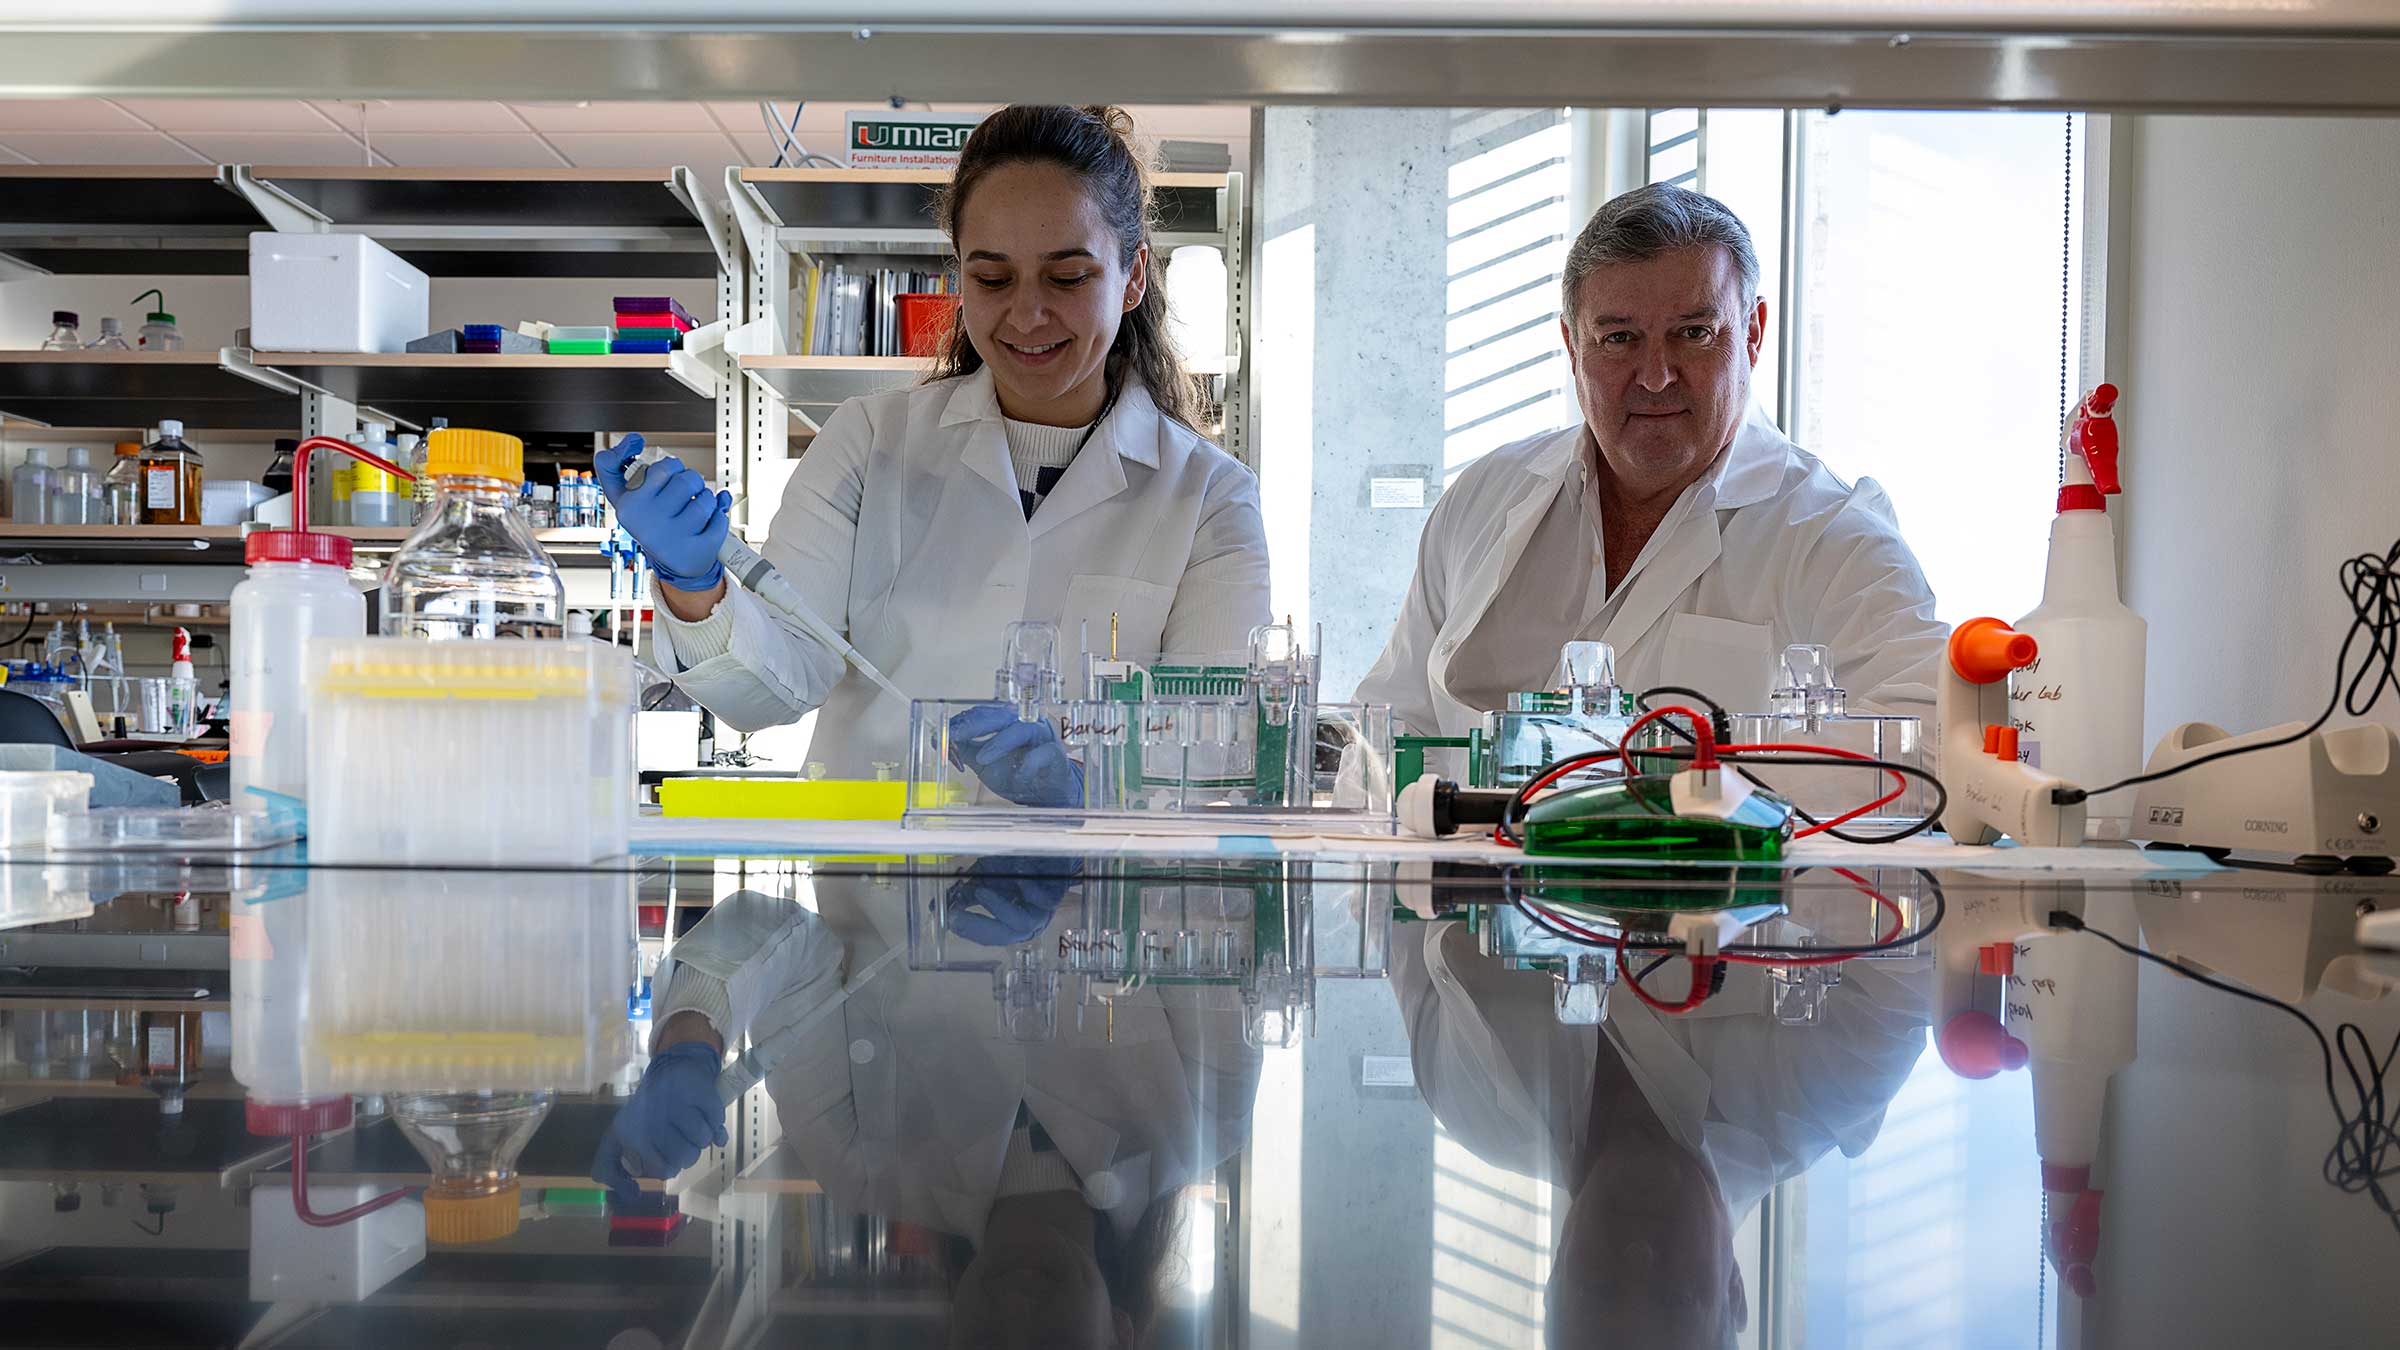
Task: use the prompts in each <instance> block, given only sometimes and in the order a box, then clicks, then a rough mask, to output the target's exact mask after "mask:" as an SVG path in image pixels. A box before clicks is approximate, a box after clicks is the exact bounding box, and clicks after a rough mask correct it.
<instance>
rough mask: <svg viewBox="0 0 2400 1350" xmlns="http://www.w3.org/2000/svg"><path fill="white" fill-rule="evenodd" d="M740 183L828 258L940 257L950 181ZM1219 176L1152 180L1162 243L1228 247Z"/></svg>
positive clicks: (792, 178) (918, 175)
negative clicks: (937, 199) (941, 210)
mask: <svg viewBox="0 0 2400 1350" xmlns="http://www.w3.org/2000/svg"><path fill="white" fill-rule="evenodd" d="M733 181H734V182H736V183H737V184H739V185H740V187H741V189H742V191H743V193H744V194H745V195H747V196H748V197H749V198H750V199H751V200H752V201H753V202H755V203H756V204H757V206H758V208H759V210H760V212H761V214H763V215H764V216H765V218H766V220H767V222H768V223H769V224H771V225H773V226H775V227H777V229H778V230H779V231H780V232H781V233H783V235H784V237H785V238H787V239H789V240H792V241H794V242H801V241H805V242H807V243H809V244H812V245H814V247H815V248H816V250H817V251H820V252H827V253H847V252H857V253H912V252H940V251H943V250H945V249H946V248H947V244H946V242H945V241H944V239H943V237H942V234H941V232H940V231H939V230H937V229H935V228H934V225H933V202H934V196H935V194H936V193H937V192H939V191H940V190H941V188H942V187H943V186H944V185H945V184H947V183H948V182H949V181H950V175H948V174H946V173H938V172H932V173H928V172H920V171H915V170H901V169H738V170H736V171H735V176H734V180H733ZM1230 182H1231V179H1230V178H1229V176H1228V175H1225V174H1215V173H1169V174H1160V175H1158V176H1157V177H1156V178H1154V179H1153V180H1152V184H1151V186H1152V190H1153V200H1154V202H1155V204H1156V206H1155V209H1156V221H1155V226H1154V228H1155V230H1156V232H1157V234H1158V237H1159V242H1160V243H1162V244H1166V243H1186V242H1189V243H1222V242H1223V241H1224V229H1225V226H1224V200H1223V194H1224V190H1225V188H1226V187H1227V186H1228V185H1229V183H1230Z"/></svg>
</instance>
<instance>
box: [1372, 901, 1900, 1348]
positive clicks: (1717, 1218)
mask: <svg viewBox="0 0 2400 1350" xmlns="http://www.w3.org/2000/svg"><path fill="white" fill-rule="evenodd" d="M1683 965H1684V963H1683V962H1682V961H1681V960H1675V961H1670V962H1668V963H1667V964H1666V966H1665V967H1663V968H1661V969H1659V970H1657V971H1656V972H1655V973H1652V974H1650V975H1647V976H1645V977H1644V979H1645V985H1646V987H1649V988H1651V989H1652V991H1653V992H1654V993H1655V994H1657V995H1658V996H1660V997H1662V998H1665V999H1676V998H1679V997H1681V995H1682V994H1683V993H1684V991H1685V989H1686V988H1687V986H1686V984H1685V978H1686V977H1685V976H1684V975H1683V974H1682V973H1681V971H1680V970H1678V969H1676V968H1677V967H1681V966H1683ZM1930 966H1931V962H1930V961H1928V960H1927V959H1925V958H1923V957H1908V958H1901V959H1892V960H1883V959H1878V960H1862V961H1853V962H1850V963H1849V964H1848V965H1846V966H1844V967H1843V968H1842V982H1841V983H1840V984H1839V985H1837V986H1836V987H1834V988H1833V989H1831V990H1830V991H1828V992H1827V994H1826V997H1825V1002H1824V1005H1823V1007H1822V1008H1821V1009H1820V1010H1819V1012H1818V1016H1817V1020H1816V1022H1815V1023H1814V1024H1811V1025H1802V1026H1787V1025H1783V1024H1781V1023H1779V1022H1778V1021H1777V1020H1776V1019H1775V1017H1774V1015H1773V1013H1772V1010H1771V1002H1770V988H1769V980H1768V975H1767V972H1766V971H1765V970H1763V969H1761V968H1759V967H1756V966H1735V967H1730V968H1729V969H1728V974H1727V978H1726V981H1725V987H1724V988H1723V989H1722V990H1720V991H1719V992H1717V993H1716V994H1714V995H1712V996H1710V998H1709V999H1708V1001H1707V1002H1705V1003H1703V1004H1701V1005H1700V1007H1699V1008H1697V1009H1695V1010H1694V1011H1692V1012H1689V1013H1685V1014H1681V1015H1676V1016H1666V1015H1662V1014H1659V1013H1656V1012H1653V1011H1651V1010H1650V1009H1649V1008H1646V1007H1644V1006H1643V1005H1642V1004H1641V1003H1640V1001H1638V1000H1637V999H1635V998H1634V997H1633V996H1632V995H1631V994H1630V993H1628V992H1627V991H1626V990H1625V989H1624V988H1623V987H1622V985H1621V984H1620V986H1619V987H1618V988H1617V989H1616V990H1615V991H1614V992H1613V993H1612V995H1611V996H1610V998H1609V1000H1608V1013H1607V1016H1606V1018H1605V1019H1604V1021H1603V1025H1602V1026H1600V1027H1598V1028H1593V1027H1589V1026H1564V1025H1561V1024H1560V1023H1559V1021H1558V1019H1557V1017H1556V1015H1555V1013H1554V1011H1553V1001H1552V996H1551V982H1550V981H1549V980H1547V979H1544V978H1543V977H1542V976H1540V975H1539V974H1535V973H1531V972H1526V971H1516V970H1510V969H1508V968H1507V967H1506V965H1505V964H1504V963H1502V962H1501V961H1499V960H1497V959H1495V958H1492V957H1487V956H1484V955H1482V954H1481V953H1480V952H1479V951H1478V950H1477V946H1476V938H1475V935H1474V934H1473V933H1472V932H1470V931H1469V930H1468V928H1467V926H1466V925H1465V924H1463V923H1457V922H1444V923H1433V924H1424V925H1420V926H1416V927H1413V928H1410V929H1408V930H1406V931H1401V932H1395V933H1394V935H1393V940H1392V975H1391V978H1392V989H1393V992H1394V994H1396V995H1397V996H1398V998H1399V1002H1400V1014H1401V1018H1402V1020H1403V1021H1404V1022H1405V1023H1406V1024H1407V1027H1408V1043H1409V1055H1410V1059H1411V1061H1412V1063H1413V1064H1414V1067H1415V1072H1416V1079H1417V1088H1418V1091H1420V1092H1421V1093H1423V1094H1424V1097H1425V1103H1426V1105H1427V1106H1429V1107H1430V1108H1432V1110H1433V1114H1434V1118H1435V1119H1436V1120H1438V1121H1440V1122H1441V1125H1442V1129H1443V1131H1444V1132H1445V1133H1446V1134H1448V1135H1449V1137H1450V1138H1452V1139H1454V1140H1456V1141H1457V1142H1458V1143H1459V1144H1460V1145H1461V1146H1463V1147H1465V1148H1466V1149H1468V1150H1469V1151H1470V1152H1472V1153H1474V1154H1475V1156H1477V1157H1478V1158H1481V1159H1482V1160H1483V1161H1485V1162H1487V1163H1490V1164H1491V1165H1493V1166H1495V1167H1500V1168H1505V1169H1507V1170H1509V1171H1512V1172H1515V1173H1518V1174H1519V1175H1522V1176H1527V1177H1532V1178H1535V1179H1537V1180H1541V1181H1547V1182H1549V1183H1551V1184H1553V1185H1555V1186H1557V1187H1558V1188H1559V1189H1561V1190H1563V1191H1564V1192H1565V1193H1566V1212H1565V1214H1564V1216H1563V1218H1562V1220H1561V1223H1560V1230H1559V1234H1558V1238H1557V1245H1556V1247H1555V1248H1554V1249H1553V1251H1552V1261H1551V1271H1552V1273H1551V1278H1550V1286H1549V1292H1548V1299H1547V1307H1546V1309H1545V1312H1546V1315H1547V1322H1548V1326H1547V1331H1548V1335H1549V1343H1550V1344H1552V1345H1560V1346H1566V1345H1575V1346H1584V1345H1602V1344H1608V1345H1661V1346H1665V1345H1673V1346H1731V1345H1733V1344H1734V1343H1735V1333H1736V1332H1738V1331H1739V1330H1740V1329H1741V1328H1742V1327H1743V1326H1744V1325H1745V1324H1746V1323H1747V1322H1748V1320H1749V1291H1748V1290H1747V1289H1746V1288H1745V1286H1744V1284H1743V1282H1742V1277H1741V1271H1740V1269H1739V1267H1738V1266H1737V1264H1736V1262H1735V1257H1734V1250H1733V1234H1734V1231H1735V1230H1736V1229H1737V1228H1739V1227H1740V1226H1741V1224H1742V1222H1743V1221H1744V1220H1745V1219H1746V1218H1747V1217H1748V1215H1749V1213H1750V1211H1751V1210H1752V1209H1753V1208H1754V1207H1756V1206H1757V1204H1758V1203H1759V1201H1760V1200H1761V1199H1762V1198H1763V1197H1764V1196H1765V1195H1766V1193H1767V1192H1768V1191H1770V1190H1772V1189H1774V1187H1775V1185H1776V1183H1777V1182H1780V1181H1786V1180H1789V1179H1790V1178H1792V1177H1795V1176H1798V1175H1800V1174H1801V1173H1803V1172H1805V1171H1807V1170H1808V1169H1809V1167H1810V1166H1811V1165H1813V1164H1814V1163H1815V1162H1816V1161H1817V1160H1818V1159H1819V1158H1822V1157H1824V1156H1825V1155H1826V1154H1827V1153H1829V1152H1831V1151H1832V1150H1834V1149H1837V1148H1838V1149H1840V1150H1841V1151H1842V1152H1843V1153H1844V1154H1845V1155H1847V1156H1849V1157H1853V1158H1855V1157H1857V1156H1858V1155H1859V1154H1861V1153H1863V1152H1865V1151H1866V1149H1867V1147H1868V1145H1870V1144H1872V1143H1873V1142H1874V1140H1875V1136H1876V1134H1877V1133H1878V1132H1879V1131H1880V1130H1881V1129H1882V1127H1883V1114H1884V1108H1885V1106H1886V1105H1888V1104H1889V1103H1890V1102H1891V1100H1892V1097H1893V1096H1894V1094H1896V1093H1897V1092H1898V1091H1899V1090H1900V1087H1901V1085H1902V1084H1903V1083H1905V1082H1907V1080H1908V1075H1909V1072H1910V1070H1911V1069H1912V1068H1914V1067H1915V1065H1916V1062H1917V1058H1918V1056H1919V1055H1920V1054H1921V1053H1922V1052H1923V1051H1924V1048H1925V1028H1926V1025H1927V1022H1928V1019H1929V1010H1930V1007H1931V999H1930V996H1929V982H1930V979H1931V969H1930ZM1633 968H1634V969H1635V970H1640V969H1641V968H1642V967H1641V966H1639V965H1638V964H1637V965H1635V966H1634V967H1633ZM1535 1240H1536V1241H1546V1240H1548V1233H1547V1231H1546V1230H1545V1231H1544V1232H1543V1233H1541V1234H1539V1235H1537V1236H1535Z"/></svg>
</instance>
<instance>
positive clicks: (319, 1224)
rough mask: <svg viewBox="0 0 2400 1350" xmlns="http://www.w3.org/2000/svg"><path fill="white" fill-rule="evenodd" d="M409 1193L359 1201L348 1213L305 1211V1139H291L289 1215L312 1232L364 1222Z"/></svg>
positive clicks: (388, 1193)
mask: <svg viewBox="0 0 2400 1350" xmlns="http://www.w3.org/2000/svg"><path fill="white" fill-rule="evenodd" d="M412 1192H413V1188H411V1187H407V1186H403V1187H401V1188H400V1189H399V1190H396V1191H385V1192H384V1193H383V1194H381V1195H379V1196H376V1197H375V1198H374V1199H372V1200H362V1201H360V1202H359V1203H358V1204H355V1205H352V1206H351V1207H350V1208H348V1209H343V1210H336V1211H334V1212H333V1213H331V1214H319V1213H317V1212H315V1211H314V1210H311V1209H310V1208H309V1207H308V1136H307V1135H305V1134H295V1135H293V1136H292V1213H294V1214H296V1215H298V1216H299V1217H300V1222H302V1223H304V1224H307V1225H308V1226H309V1227H311V1228H339V1227H341V1226H342V1225H343V1224H346V1223H349V1222H351V1221H353V1220H356V1219H363V1218H365V1217H367V1216H368V1215H370V1214H372V1213H374V1212H375V1211H376V1210H379V1209H382V1208H384V1207H385V1206H386V1205H391V1204H396V1203H398V1202H400V1201H402V1200H406V1199H407V1198H408V1197H409V1196H410V1194H412Z"/></svg>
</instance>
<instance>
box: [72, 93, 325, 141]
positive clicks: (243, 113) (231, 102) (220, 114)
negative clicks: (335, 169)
mask: <svg viewBox="0 0 2400 1350" xmlns="http://www.w3.org/2000/svg"><path fill="white" fill-rule="evenodd" d="M116 102H117V105H118V106H119V107H121V108H123V109H125V111H127V112H129V113H132V114H133V115H134V116H136V117H139V118H141V119H142V120H144V121H146V122H148V123H149V124H150V125H152V126H154V127H157V128H159V129H160V130H161V131H171V132H174V133H176V134H178V135H181V134H182V133H184V132H186V131H333V130H336V128H335V126H334V124H333V123H332V122H331V121H329V120H327V118H326V116H325V114H323V113H321V112H318V111H317V110H316V108H314V107H313V106H311V105H309V104H307V103H304V102H302V101H301V100H299V99H290V98H280V99H249V98H124V99H118V100H116Z"/></svg>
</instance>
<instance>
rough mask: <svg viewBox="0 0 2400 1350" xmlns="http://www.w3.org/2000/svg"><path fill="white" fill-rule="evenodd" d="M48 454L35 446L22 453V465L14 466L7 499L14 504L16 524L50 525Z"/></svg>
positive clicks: (50, 472) (50, 471) (50, 474)
mask: <svg viewBox="0 0 2400 1350" xmlns="http://www.w3.org/2000/svg"><path fill="white" fill-rule="evenodd" d="M52 473H53V471H52V469H51V468H50V452H49V451H48V450H45V449H43V448H42V447H41V446H38V445H37V446H34V447H33V448H32V449H30V450H27V451H26V452H25V462H24V463H22V464H19V465H18V466H17V471H16V473H15V474H13V475H11V476H10V478H9V482H8V496H9V500H10V501H12V502H14V503H15V504H16V522H17V523H18V524H19V525H47V524H49V523H50V481H51V476H52Z"/></svg>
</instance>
